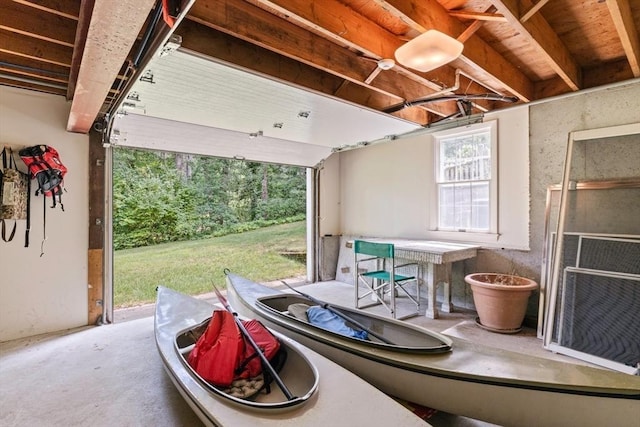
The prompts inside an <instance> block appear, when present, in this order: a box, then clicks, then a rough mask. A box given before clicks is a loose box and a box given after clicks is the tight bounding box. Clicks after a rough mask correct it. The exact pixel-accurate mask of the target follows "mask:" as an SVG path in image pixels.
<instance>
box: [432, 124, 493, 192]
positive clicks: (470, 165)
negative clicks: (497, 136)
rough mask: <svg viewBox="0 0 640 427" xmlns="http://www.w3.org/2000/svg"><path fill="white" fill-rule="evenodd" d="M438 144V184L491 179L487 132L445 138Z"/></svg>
mask: <svg viewBox="0 0 640 427" xmlns="http://www.w3.org/2000/svg"><path fill="white" fill-rule="evenodd" d="M439 143H440V164H439V165H438V170H439V172H438V181H439V182H460V181H473V180H479V179H491V140H490V134H489V132H488V131H486V132H481V133H476V134H471V135H464V136H459V137H454V138H445V139H441V140H440V141H439Z"/></svg>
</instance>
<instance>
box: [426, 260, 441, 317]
mask: <svg viewBox="0 0 640 427" xmlns="http://www.w3.org/2000/svg"><path fill="white" fill-rule="evenodd" d="M425 267H426V269H427V271H426V273H427V274H426V277H425V278H426V280H427V293H428V295H427V297H428V298H429V301H428V302H427V312H426V313H425V314H426V316H427V317H428V318H430V319H437V318H438V309H437V308H436V282H435V281H436V275H435V271H434V265H433V263H427V264H426V265H425Z"/></svg>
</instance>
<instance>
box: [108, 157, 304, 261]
mask: <svg viewBox="0 0 640 427" xmlns="http://www.w3.org/2000/svg"><path fill="white" fill-rule="evenodd" d="M113 159H114V160H113V195H114V196H113V211H114V213H113V217H114V219H113V230H114V247H115V248H116V249H121V248H131V247H138V246H146V245H151V244H156V243H161V242H168V241H177V240H189V239H194V238H202V237H207V236H212V235H221V234H228V233H230V232H237V231H244V230H248V229H252V228H257V227H259V226H265V225H270V224H274V223H282V222H288V221H291V220H301V219H303V218H304V214H305V209H306V202H305V193H306V180H305V170H304V169H303V168H298V167H291V166H280V165H267V164H260V163H254V162H243V161H238V160H228V159H219V158H212V157H203V156H193V155H185V154H175V153H166V152H162V153H159V152H150V151H141V150H133V149H127V148H120V147H119V148H118V149H116V150H114V156H113Z"/></svg>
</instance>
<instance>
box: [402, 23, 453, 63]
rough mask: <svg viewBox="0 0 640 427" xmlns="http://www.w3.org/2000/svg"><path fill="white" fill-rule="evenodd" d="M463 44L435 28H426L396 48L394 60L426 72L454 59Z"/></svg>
mask: <svg viewBox="0 0 640 427" xmlns="http://www.w3.org/2000/svg"><path fill="white" fill-rule="evenodd" d="M463 48H464V45H463V44H462V43H461V42H459V41H458V40H456V39H454V38H453V37H449V36H448V35H446V34H444V33H441V32H440V31H437V30H428V31H427V32H425V33H423V34H421V35H419V36H418V37H416V38H415V39H413V40H409V41H408V42H406V43H405V44H403V45H402V46H400V47H399V48H398V49H396V60H397V61H398V62H399V63H400V64H402V65H404V66H405V67H409V68H413V69H414V70H418V71H422V72H427V71H431V70H435V69H436V68H438V67H441V66H443V65H445V64H448V63H449V62H451V61H453V60H454V59H456V58H457V57H458V56H460V54H461V53H462V49H463Z"/></svg>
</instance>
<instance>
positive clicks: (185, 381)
mask: <svg viewBox="0 0 640 427" xmlns="http://www.w3.org/2000/svg"><path fill="white" fill-rule="evenodd" d="M215 308H216V307H214V306H213V305H211V304H209V303H208V302H206V301H202V300H199V299H196V298H193V297H190V296H187V295H183V294H180V293H178V292H175V291H171V290H170V289H167V288H163V287H159V289H158V300H157V304H156V314H155V338H156V345H157V347H158V352H159V354H160V357H161V359H162V361H163V365H164V368H165V370H166V372H167V373H168V375H169V377H170V379H171V381H172V382H173V384H174V385H175V386H176V388H177V390H178V391H179V393H180V394H181V395H182V397H183V398H184V399H185V401H186V402H187V403H188V404H189V406H190V407H191V408H192V409H193V410H194V412H195V413H196V414H197V415H198V417H199V418H200V419H201V420H202V422H203V423H204V424H205V425H207V426H233V427H242V426H252V427H253V426H278V427H294V426H295V427H297V426H301V425H304V426H305V427H306V426H310V427H316V426H317V427H320V426H322V427H326V425H340V423H342V422H345V421H346V422H348V423H349V425H353V426H359V425H361V426H370V425H375V423H376V422H377V421H378V420H382V422H384V423H385V425H387V424H392V423H393V422H394V421H395V420H398V421H399V422H400V425H403V426H404V425H407V426H411V427H414V426H416V427H417V426H423V427H424V426H428V424H427V423H425V422H424V421H422V420H421V419H419V418H418V417H417V416H415V415H414V414H412V413H411V412H410V411H408V410H407V409H406V408H404V407H403V406H402V405H400V404H399V403H397V402H396V401H394V400H392V399H391V398H389V397H387V396H386V395H384V394H383V393H381V392H380V391H378V390H376V389H375V388H374V387H372V386H371V385H369V384H368V383H366V382H365V381H363V380H362V379H360V378H358V377H357V376H355V375H353V374H352V373H350V372H348V371H347V370H345V369H344V368H342V367H340V366H338V365H336V364H334V363H333V362H331V361H330V360H328V359H326V358H324V357H322V356H320V355H318V354H317V353H315V352H313V351H311V350H309V349H308V348H306V347H304V346H302V345H300V344H299V343H297V342H295V341H293V340H291V339H290V338H288V337H286V336H283V335H281V334H279V333H277V332H275V331H273V332H274V334H275V335H276V336H277V337H278V338H279V339H280V341H281V343H282V345H284V346H286V348H287V350H288V352H289V355H290V356H291V355H298V356H299V357H294V358H293V359H291V360H292V361H294V363H293V364H292V365H290V366H289V367H288V368H287V367H286V365H285V367H284V368H283V370H282V371H281V373H282V378H283V380H284V382H285V384H287V386H291V387H292V388H293V389H294V390H297V391H299V389H297V388H296V387H297V386H296V381H297V380H296V379H295V378H294V377H295V375H291V372H290V373H287V372H286V371H285V369H289V370H291V371H292V373H293V374H295V373H296V372H298V371H299V369H298V368H297V367H296V366H295V363H306V362H305V361H307V362H308V363H309V364H310V366H313V367H314V368H313V371H314V373H315V374H314V375H315V376H316V378H317V380H318V381H317V389H318V391H317V392H315V393H310V395H309V396H307V398H306V399H305V402H304V403H303V404H299V405H295V406H294V407H287V408H278V407H275V408H274V407H271V408H269V407H268V399H275V400H278V397H277V396H278V393H279V391H277V390H276V389H277V385H276V384H272V386H271V389H272V391H271V393H276V394H274V395H273V396H270V397H268V398H267V401H266V402H265V403H266V404H267V405H266V407H263V408H247V407H246V406H244V405H241V404H238V403H237V402H233V401H230V400H229V399H226V398H224V397H221V396H219V395H216V394H215V393H212V392H211V390H209V389H207V388H206V387H205V386H203V384H202V381H200V380H199V379H198V378H197V377H196V376H195V375H193V372H191V371H190V370H189V369H188V368H187V367H186V366H185V364H184V362H183V360H184V359H183V358H182V356H181V355H180V352H179V349H178V346H177V345H176V337H177V336H178V335H179V334H180V333H181V332H182V331H184V330H186V329H188V328H192V327H194V326H196V325H198V324H200V323H202V322H203V321H204V320H205V319H207V318H208V317H210V316H211V313H212V311H213V310H214V309H215ZM296 359H297V362H295V360H296ZM288 360H289V358H288ZM307 376H308V374H307ZM302 382H303V383H306V386H304V389H306V390H310V389H311V388H313V387H311V386H310V385H309V384H308V382H309V379H308V378H307V379H305V380H304V381H302ZM322 390H325V391H324V392H322ZM292 391H293V390H292ZM280 400H281V399H280ZM276 406H277V405H276Z"/></svg>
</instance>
